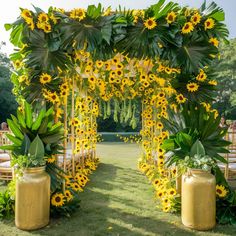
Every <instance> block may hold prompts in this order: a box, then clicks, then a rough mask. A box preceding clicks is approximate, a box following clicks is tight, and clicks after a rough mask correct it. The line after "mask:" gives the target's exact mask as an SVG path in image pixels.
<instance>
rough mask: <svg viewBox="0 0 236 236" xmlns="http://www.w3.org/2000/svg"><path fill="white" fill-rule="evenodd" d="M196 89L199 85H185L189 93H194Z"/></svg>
mask: <svg viewBox="0 0 236 236" xmlns="http://www.w3.org/2000/svg"><path fill="white" fill-rule="evenodd" d="M198 88H199V85H198V84H196V83H188V84H187V90H188V91H189V92H191V93H192V92H196V91H197V90H198Z"/></svg>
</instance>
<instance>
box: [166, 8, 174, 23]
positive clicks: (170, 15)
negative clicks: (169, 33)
mask: <svg viewBox="0 0 236 236" xmlns="http://www.w3.org/2000/svg"><path fill="white" fill-rule="evenodd" d="M175 18H176V14H175V12H173V11H172V12H169V13H168V15H167V17H166V21H167V23H168V24H171V23H173V22H174V21H175Z"/></svg>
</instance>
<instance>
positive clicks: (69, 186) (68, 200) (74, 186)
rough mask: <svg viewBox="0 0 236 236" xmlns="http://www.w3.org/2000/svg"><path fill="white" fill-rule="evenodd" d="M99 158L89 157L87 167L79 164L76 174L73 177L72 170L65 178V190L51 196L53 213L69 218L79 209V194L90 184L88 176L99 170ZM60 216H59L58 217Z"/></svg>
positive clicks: (55, 192)
mask: <svg viewBox="0 0 236 236" xmlns="http://www.w3.org/2000/svg"><path fill="white" fill-rule="evenodd" d="M98 164H99V159H98V158H93V157H91V156H90V157H89V156H88V157H87V158H86V161H85V166H84V167H82V165H81V164H80V163H79V162H77V163H76V174H75V176H72V174H71V173H72V172H71V171H72V170H71V169H69V170H68V171H69V172H68V174H66V175H65V176H64V180H65V184H64V186H65V187H64V190H63V191H62V190H58V189H57V190H56V191H54V192H53V193H52V194H51V213H52V214H56V215H57V214H61V215H65V216H68V215H70V214H71V213H72V212H73V211H74V210H75V209H76V208H77V207H79V193H80V192H83V189H84V187H85V186H86V184H87V183H88V182H89V178H88V176H89V175H90V174H91V173H92V172H93V171H95V170H96V169H97V166H98ZM57 216H58V215H57Z"/></svg>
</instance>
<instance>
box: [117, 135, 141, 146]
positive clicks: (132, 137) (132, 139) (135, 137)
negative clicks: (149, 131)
mask: <svg viewBox="0 0 236 236" xmlns="http://www.w3.org/2000/svg"><path fill="white" fill-rule="evenodd" d="M116 136H117V137H118V138H119V139H120V140H121V141H123V142H124V143H137V144H140V143H141V141H142V138H141V136H140V135H136V134H135V135H130V136H123V135H120V134H117V135H116Z"/></svg>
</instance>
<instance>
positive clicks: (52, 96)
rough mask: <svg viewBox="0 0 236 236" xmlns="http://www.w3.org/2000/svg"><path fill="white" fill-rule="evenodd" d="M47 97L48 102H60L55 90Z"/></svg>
mask: <svg viewBox="0 0 236 236" xmlns="http://www.w3.org/2000/svg"><path fill="white" fill-rule="evenodd" d="M47 99H48V100H49V101H50V102H52V103H53V104H55V103H60V99H59V97H58V95H57V93H56V92H53V93H49V94H48V97H47Z"/></svg>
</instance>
